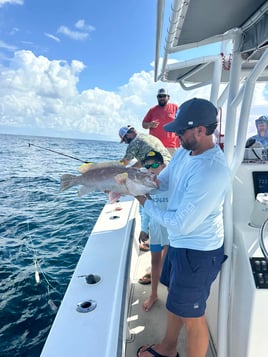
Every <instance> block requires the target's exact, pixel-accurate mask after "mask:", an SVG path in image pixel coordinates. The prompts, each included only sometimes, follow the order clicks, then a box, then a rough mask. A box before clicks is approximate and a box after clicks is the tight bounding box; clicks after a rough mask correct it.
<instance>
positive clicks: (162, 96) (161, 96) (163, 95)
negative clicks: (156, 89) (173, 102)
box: [157, 94, 167, 98]
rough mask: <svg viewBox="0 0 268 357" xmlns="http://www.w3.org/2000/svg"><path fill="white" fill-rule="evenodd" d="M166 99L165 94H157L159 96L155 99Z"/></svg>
mask: <svg viewBox="0 0 268 357" xmlns="http://www.w3.org/2000/svg"><path fill="white" fill-rule="evenodd" d="M166 97H167V95H166V94H159V95H158V96H157V98H166Z"/></svg>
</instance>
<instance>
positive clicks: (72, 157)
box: [29, 143, 89, 164]
mask: <svg viewBox="0 0 268 357" xmlns="http://www.w3.org/2000/svg"><path fill="white" fill-rule="evenodd" d="M30 146H35V147H37V148H39V149H42V150H47V151H51V152H54V153H55V154H59V155H62V156H66V157H69V158H71V159H74V160H77V161H80V162H83V163H84V164H89V162H88V161H84V160H80V159H78V158H77V157H74V156H71V155H67V154H63V153H62V152H58V151H55V150H51V149H48V148H44V147H42V146H39V145H35V144H31V143H29V147H30Z"/></svg>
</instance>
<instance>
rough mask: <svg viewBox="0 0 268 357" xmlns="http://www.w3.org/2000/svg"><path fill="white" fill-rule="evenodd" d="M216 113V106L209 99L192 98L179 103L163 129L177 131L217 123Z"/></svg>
mask: <svg viewBox="0 0 268 357" xmlns="http://www.w3.org/2000/svg"><path fill="white" fill-rule="evenodd" d="M217 114H218V110H217V108H216V107H215V106H214V104H212V103H211V102H210V101H208V100H206V99H201V98H193V99H190V100H187V101H186V102H184V103H183V104H181V105H180V107H179V109H178V111H177V113H176V117H175V119H174V121H172V122H171V123H168V124H166V125H165V126H164V129H165V131H167V132H177V133H179V132H180V131H184V130H187V129H192V128H196V127H197V126H209V125H212V124H216V123H217Z"/></svg>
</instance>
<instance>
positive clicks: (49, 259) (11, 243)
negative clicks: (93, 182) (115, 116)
mask: <svg viewBox="0 0 268 357" xmlns="http://www.w3.org/2000/svg"><path fill="white" fill-rule="evenodd" d="M35 145H38V146H40V147H41V148H38V147H36V146H35ZM125 149H126V146H125V145H120V144H119V143H115V142H106V141H92V140H75V139H62V138H60V139H59V138H47V137H33V136H28V137H27V136H17V135H0V168H1V169H0V202H1V205H0V259H1V264H0V354H1V356H5V357H7V356H8V357H16V356H19V357H23V356H25V357H37V356H40V353H41V351H42V348H43V345H44V343H45V340H46V337H47V335H48V333H49V330H50V328H51V325H52V323H53V320H54V318H55V316H56V313H57V309H58V307H59V306H60V303H61V300H62V298H63V296H64V293H65V291H66V289H67V286H68V283H69V281H70V279H71V276H72V273H73V271H74V269H75V266H76V264H77V262H78V260H79V257H80V255H81V253H82V251H83V247H84V246H85V244H86V241H87V239H88V237H89V235H90V232H91V230H92V228H93V226H94V224H95V222H96V220H97V217H98V215H99V213H100V212H101V210H102V208H103V206H104V204H105V203H106V202H107V197H106V195H105V194H104V193H102V192H94V193H91V194H88V195H86V196H83V197H82V198H79V197H78V195H77V187H76V188H71V189H70V190H67V191H64V192H61V191H60V176H61V175H63V174H65V173H73V174H78V168H79V166H80V165H81V164H82V163H81V162H80V161H78V160H76V159H79V160H81V161H91V162H102V161H109V160H116V159H120V158H122V157H123V155H124V152H125ZM49 150H51V151H49ZM53 151H56V152H57V153H54V152H53ZM62 154H63V155H62ZM64 155H68V156H72V157H74V158H70V157H67V156H64Z"/></svg>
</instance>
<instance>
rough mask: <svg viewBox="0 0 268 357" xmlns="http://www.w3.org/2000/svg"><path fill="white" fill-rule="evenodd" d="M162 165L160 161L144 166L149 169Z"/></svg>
mask: <svg viewBox="0 0 268 357" xmlns="http://www.w3.org/2000/svg"><path fill="white" fill-rule="evenodd" d="M160 165H161V163H160V162H153V163H152V164H146V165H144V167H145V168H146V169H147V170H149V169H150V168H152V169H158V167H159V166H160Z"/></svg>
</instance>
